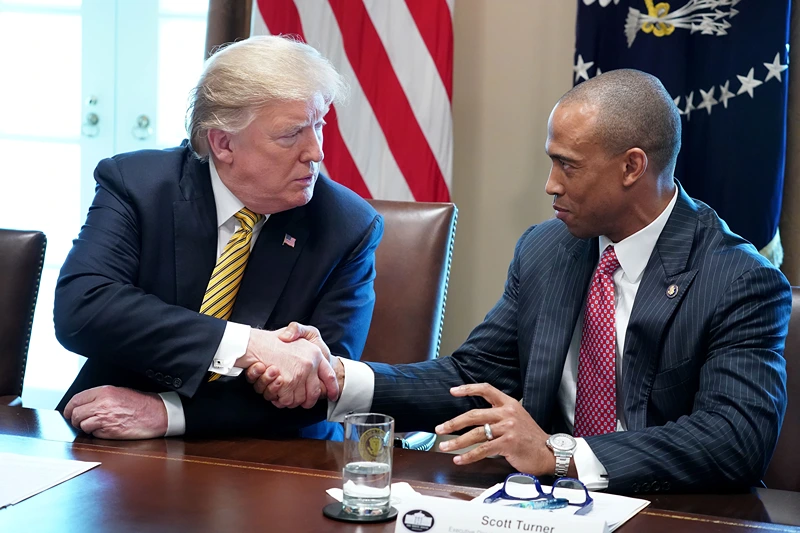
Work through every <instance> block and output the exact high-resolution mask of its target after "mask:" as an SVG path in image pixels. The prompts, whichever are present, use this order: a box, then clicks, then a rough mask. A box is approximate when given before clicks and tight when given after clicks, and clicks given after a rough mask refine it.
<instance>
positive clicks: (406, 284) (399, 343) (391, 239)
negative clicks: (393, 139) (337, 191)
mask: <svg viewBox="0 0 800 533" xmlns="http://www.w3.org/2000/svg"><path fill="white" fill-rule="evenodd" d="M369 203H370V204H372V207H374V208H375V209H376V210H377V211H378V212H379V213H380V214H381V215H383V219H384V233H383V240H382V241H381V243H380V245H378V249H377V251H376V252H375V269H376V275H375V311H374V312H373V314H372V324H371V326H370V329H369V335H368V337H367V344H366V347H365V348H364V354H363V359H364V360H365V361H373V362H381V363H391V364H399V363H414V362H417V361H425V360H427V359H434V358H436V357H437V356H438V355H439V344H440V342H441V337H442V325H443V323H444V308H445V301H446V299H447V283H448V280H449V279H450V260H451V257H452V254H453V242H454V240H455V234H456V221H457V216H458V210H457V209H456V206H455V205H454V204H450V203H425V202H394V201H388V200H369Z"/></svg>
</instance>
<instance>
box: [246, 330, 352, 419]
mask: <svg viewBox="0 0 800 533" xmlns="http://www.w3.org/2000/svg"><path fill="white" fill-rule="evenodd" d="M236 366H237V367H239V368H245V369H246V371H245V377H246V378H247V381H248V382H249V383H251V384H252V385H253V388H254V389H255V391H256V392H257V393H258V394H261V395H262V396H264V399H265V400H267V401H270V402H272V404H273V405H274V406H275V407H298V406H300V407H303V408H304V409H310V408H311V407H313V406H314V405H315V404H316V403H317V401H318V400H319V399H320V398H327V399H328V400H330V401H336V400H338V399H339V391H340V390H341V389H342V387H343V386H344V368H343V366H342V363H341V362H340V361H339V358H338V357H334V356H332V355H331V351H330V350H329V349H328V346H327V345H326V344H325V342H323V340H322V336H321V335H320V333H319V331H318V330H317V328H315V327H313V326H304V325H302V324H298V323H297V322H292V323H291V324H289V325H288V326H286V327H285V328H283V329H280V330H277V331H262V330H252V331H251V333H250V340H249V342H248V344H247V351H246V352H245V354H244V355H243V356H242V357H240V358H239V359H237V361H236Z"/></svg>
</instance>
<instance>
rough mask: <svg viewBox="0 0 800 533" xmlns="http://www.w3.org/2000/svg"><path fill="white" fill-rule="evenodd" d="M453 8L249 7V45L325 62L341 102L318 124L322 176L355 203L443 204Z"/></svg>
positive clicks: (395, 0) (374, 3)
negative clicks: (284, 39)
mask: <svg viewBox="0 0 800 533" xmlns="http://www.w3.org/2000/svg"><path fill="white" fill-rule="evenodd" d="M454 1H455V0H391V1H387V0H256V1H254V2H253V21H252V32H251V33H252V34H253V35H264V34H272V35H289V36H294V37H296V38H299V39H301V40H303V41H305V42H307V43H308V44H310V45H311V46H313V47H314V48H316V49H317V50H319V51H320V52H321V53H322V55H324V56H325V57H327V58H328V59H329V60H330V61H331V63H333V66H334V67H336V70H338V71H339V72H340V73H341V74H342V75H343V76H344V77H345V78H346V79H347V82H348V83H349V85H350V89H351V90H350V97H349V99H348V102H347V103H346V105H344V106H341V108H336V107H334V108H331V110H330V112H329V113H328V115H327V116H326V117H325V121H326V122H327V125H326V126H325V129H324V136H325V145H324V148H325V160H324V162H323V172H325V174H327V175H328V176H330V177H331V178H332V179H333V180H335V181H338V182H339V183H342V184H343V185H346V186H347V187H349V188H351V189H352V190H354V191H355V192H357V193H358V194H360V195H361V196H363V197H364V198H380V199H383V200H408V201H414V200H416V201H418V202H446V201H449V199H450V183H451V180H452V175H453V168H452V167H453V119H452V106H451V100H452V95H453V3H454Z"/></svg>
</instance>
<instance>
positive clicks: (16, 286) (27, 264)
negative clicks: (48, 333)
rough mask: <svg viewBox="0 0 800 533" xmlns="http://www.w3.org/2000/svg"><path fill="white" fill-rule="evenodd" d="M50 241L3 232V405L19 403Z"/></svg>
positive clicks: (0, 355) (0, 302)
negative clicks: (40, 283) (48, 242)
mask: <svg viewBox="0 0 800 533" xmlns="http://www.w3.org/2000/svg"><path fill="white" fill-rule="evenodd" d="M46 245H47V239H46V238H45V236H44V233H42V232H39V231H16V230H7V229H0V404H3V405H8V404H11V403H18V402H19V398H20V397H21V396H22V380H23V377H24V376H25V364H26V363H27V359H28V344H29V343H30V339H31V327H32V326H33V311H34V309H35V307H36V297H37V295H38V294H39V281H40V279H41V277H42V267H43V265H44V250H45V247H46Z"/></svg>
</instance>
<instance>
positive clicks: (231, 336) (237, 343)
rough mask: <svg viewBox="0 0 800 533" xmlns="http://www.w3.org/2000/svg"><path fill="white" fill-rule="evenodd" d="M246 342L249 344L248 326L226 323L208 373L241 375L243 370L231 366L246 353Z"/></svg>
mask: <svg viewBox="0 0 800 533" xmlns="http://www.w3.org/2000/svg"><path fill="white" fill-rule="evenodd" d="M248 342H250V326H247V325H245V324H237V323H236V322H228V323H227V324H226V325H225V333H223V335H222V340H221V341H220V342H219V347H218V348H217V353H215V354H214V359H213V360H212V361H211V366H210V367H208V371H209V372H216V373H217V374H220V375H222V376H238V375H239V374H241V373H242V370H243V369H242V368H237V367H235V366H233V365H234V364H235V363H236V360H237V359H239V358H240V357H241V356H243V355H244V353H245V352H246V351H247V343H248Z"/></svg>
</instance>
